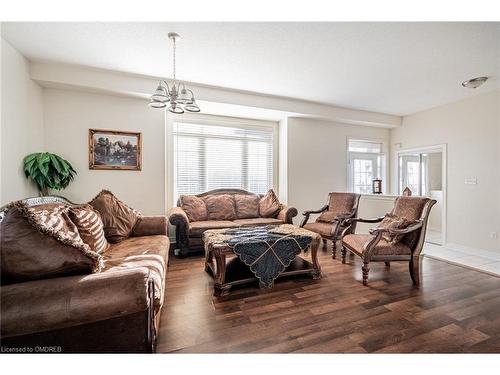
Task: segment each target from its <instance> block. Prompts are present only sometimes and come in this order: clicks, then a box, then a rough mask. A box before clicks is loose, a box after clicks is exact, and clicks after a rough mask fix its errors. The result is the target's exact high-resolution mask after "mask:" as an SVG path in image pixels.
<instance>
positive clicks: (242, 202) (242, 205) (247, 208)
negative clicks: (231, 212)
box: [234, 194, 260, 219]
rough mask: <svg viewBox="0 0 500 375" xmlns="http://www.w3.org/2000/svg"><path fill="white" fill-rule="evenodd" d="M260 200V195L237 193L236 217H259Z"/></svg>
mask: <svg viewBox="0 0 500 375" xmlns="http://www.w3.org/2000/svg"><path fill="white" fill-rule="evenodd" d="M259 201H260V198H259V196H258V195H254V194H235V195H234V202H235V206H236V217H237V218H238V219H248V218H255V217H259Z"/></svg>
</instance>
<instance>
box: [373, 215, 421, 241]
mask: <svg viewBox="0 0 500 375" xmlns="http://www.w3.org/2000/svg"><path fill="white" fill-rule="evenodd" d="M416 222H417V220H407V219H405V218H404V217H398V216H396V215H393V214H387V215H385V217H384V219H383V220H382V221H381V222H380V224H379V225H378V227H379V228H383V229H406V228H407V227H408V226H409V225H411V224H415V223H416ZM403 237H404V234H391V233H384V234H383V235H382V238H383V239H384V240H386V241H387V242H389V243H391V244H396V243H398V242H399V241H401V239H402V238H403Z"/></svg>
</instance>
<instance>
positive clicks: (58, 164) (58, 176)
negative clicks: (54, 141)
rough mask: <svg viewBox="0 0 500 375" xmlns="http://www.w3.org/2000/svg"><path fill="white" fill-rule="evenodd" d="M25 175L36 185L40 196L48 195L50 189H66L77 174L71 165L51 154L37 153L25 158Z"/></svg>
mask: <svg viewBox="0 0 500 375" xmlns="http://www.w3.org/2000/svg"><path fill="white" fill-rule="evenodd" d="M24 174H25V175H26V178H30V177H31V179H32V180H33V181H34V182H35V183H36V186H37V187H38V191H39V192H40V195H42V196H43V195H48V192H49V189H53V190H61V189H64V188H66V187H67V186H68V185H69V183H70V182H71V181H73V178H74V176H75V174H76V171H75V170H74V169H73V167H72V166H71V164H70V163H69V162H68V161H67V160H64V159H63V158H61V157H60V156H57V155H55V154H51V153H49V152H35V153H33V154H30V155H28V156H26V157H25V158H24Z"/></svg>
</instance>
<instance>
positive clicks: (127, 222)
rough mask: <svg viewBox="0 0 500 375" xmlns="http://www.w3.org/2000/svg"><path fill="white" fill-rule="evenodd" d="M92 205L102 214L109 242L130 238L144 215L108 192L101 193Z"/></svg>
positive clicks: (91, 202) (93, 200)
mask: <svg viewBox="0 0 500 375" xmlns="http://www.w3.org/2000/svg"><path fill="white" fill-rule="evenodd" d="M90 205H91V206H92V207H93V208H95V209H96V210H97V211H98V212H99V213H100V214H101V219H102V222H103V224H104V234H105V235H106V238H107V240H108V241H109V242H112V243H117V242H120V241H122V240H124V239H125V238H128V237H129V236H130V234H131V233H132V232H133V230H134V228H135V226H136V225H137V224H138V223H139V221H140V220H141V219H142V214H141V213H140V212H138V211H136V210H134V209H133V208H130V207H129V206H127V205H126V204H125V203H123V202H122V201H120V200H119V199H118V198H117V197H115V196H114V195H113V193H111V192H110V191H108V190H103V191H101V192H100V193H99V194H98V195H97V196H96V197H95V198H94V199H92V201H90Z"/></svg>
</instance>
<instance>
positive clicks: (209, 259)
mask: <svg viewBox="0 0 500 375" xmlns="http://www.w3.org/2000/svg"><path fill="white" fill-rule="evenodd" d="M213 264H214V254H213V252H212V251H211V249H208V248H207V247H205V272H207V273H210V272H212V267H213ZM214 276H215V275H214Z"/></svg>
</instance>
